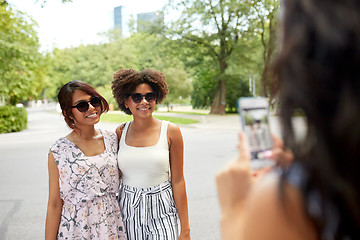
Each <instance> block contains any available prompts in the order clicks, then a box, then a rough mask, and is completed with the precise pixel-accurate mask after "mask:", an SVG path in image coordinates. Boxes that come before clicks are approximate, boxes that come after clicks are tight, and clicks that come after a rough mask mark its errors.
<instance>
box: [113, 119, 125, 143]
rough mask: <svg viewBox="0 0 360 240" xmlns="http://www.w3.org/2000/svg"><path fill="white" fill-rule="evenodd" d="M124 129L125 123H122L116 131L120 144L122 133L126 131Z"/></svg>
mask: <svg viewBox="0 0 360 240" xmlns="http://www.w3.org/2000/svg"><path fill="white" fill-rule="evenodd" d="M124 127H125V123H122V124H121V125H119V126H118V127H117V128H116V130H115V133H116V135H117V136H118V142H120V138H121V134H122V131H123V130H124Z"/></svg>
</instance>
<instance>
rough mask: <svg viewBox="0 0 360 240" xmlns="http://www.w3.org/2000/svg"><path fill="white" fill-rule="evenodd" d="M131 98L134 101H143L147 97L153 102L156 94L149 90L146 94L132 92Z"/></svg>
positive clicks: (147, 99)
mask: <svg viewBox="0 0 360 240" xmlns="http://www.w3.org/2000/svg"><path fill="white" fill-rule="evenodd" d="M130 97H131V100H132V101H133V102H134V103H141V101H142V100H143V99H144V98H145V99H146V101H148V102H153V101H155V99H156V94H155V93H153V92H149V93H147V94H145V95H142V94H141V93H132V94H130Z"/></svg>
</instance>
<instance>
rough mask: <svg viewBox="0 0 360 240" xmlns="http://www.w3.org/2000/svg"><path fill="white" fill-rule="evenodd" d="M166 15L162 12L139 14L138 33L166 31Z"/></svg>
mask: <svg viewBox="0 0 360 240" xmlns="http://www.w3.org/2000/svg"><path fill="white" fill-rule="evenodd" d="M164 26H165V25H164V14H163V13H162V12H159V11H156V12H145V13H138V14H137V31H138V32H151V33H154V32H157V33H158V32H161V31H163V29H164Z"/></svg>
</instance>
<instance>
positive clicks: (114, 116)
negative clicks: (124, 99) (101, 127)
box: [101, 113, 198, 124]
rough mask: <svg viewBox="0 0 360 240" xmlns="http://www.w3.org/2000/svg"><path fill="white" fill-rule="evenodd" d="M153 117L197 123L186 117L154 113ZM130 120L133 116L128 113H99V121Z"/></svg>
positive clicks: (120, 121) (174, 121)
mask: <svg viewBox="0 0 360 240" xmlns="http://www.w3.org/2000/svg"><path fill="white" fill-rule="evenodd" d="M154 117H155V118H157V119H159V120H165V121H170V122H172V123H175V124H192V123H197V122H198V121H196V120H193V119H188V118H178V117H167V116H156V115H154ZM132 120H133V117H132V116H130V115H126V114H119V113H106V114H102V115H101V121H103V122H117V123H122V122H129V121H132Z"/></svg>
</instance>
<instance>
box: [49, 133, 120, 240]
mask: <svg viewBox="0 0 360 240" xmlns="http://www.w3.org/2000/svg"><path fill="white" fill-rule="evenodd" d="M100 132H101V134H102V136H103V139H104V143H105V151H104V152H103V153H101V154H99V155H96V156H86V155H85V154H84V153H83V152H82V151H81V150H80V149H79V148H78V147H77V146H76V145H74V144H73V143H72V142H70V141H69V140H68V139H67V138H65V137H63V138H60V139H58V140H57V141H56V142H55V143H54V145H53V146H52V147H51V148H50V150H51V152H52V154H53V155H54V158H55V161H56V164H57V166H58V169H59V186H60V197H61V199H62V200H63V209H62V214H61V220H60V224H59V230H58V236H57V238H58V239H126V233H125V228H124V224H123V221H122V217H121V212H120V208H119V204H118V202H117V197H116V194H117V193H118V191H119V184H120V179H119V170H118V167H117V150H118V140H117V136H116V134H115V133H112V132H109V131H106V130H100Z"/></svg>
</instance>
